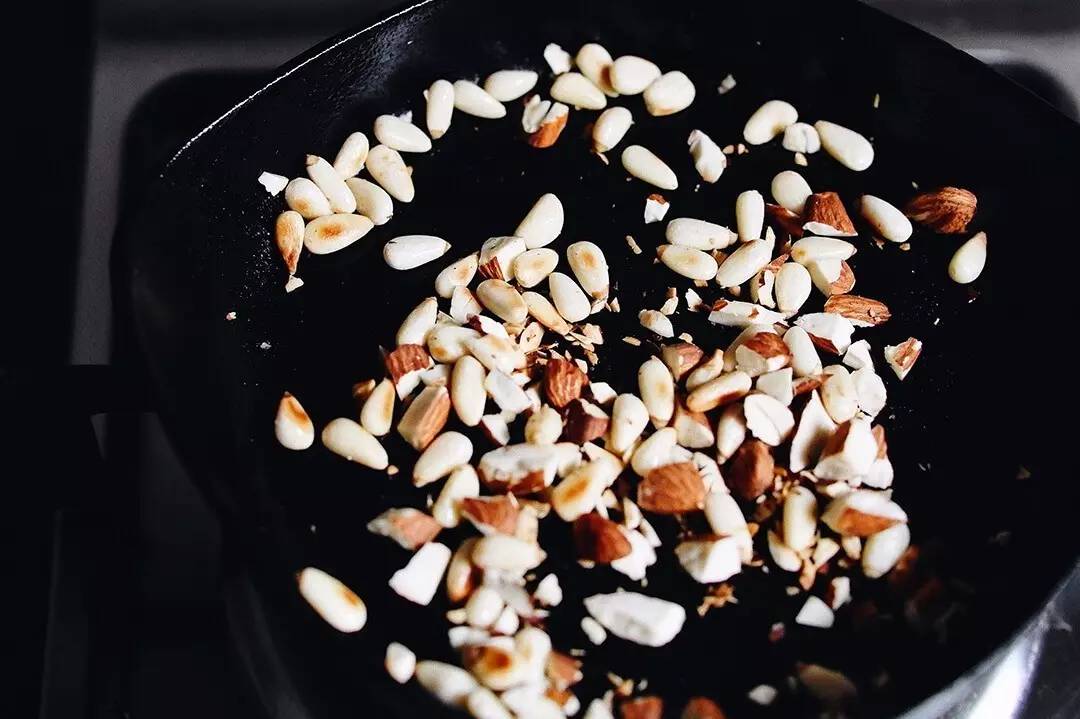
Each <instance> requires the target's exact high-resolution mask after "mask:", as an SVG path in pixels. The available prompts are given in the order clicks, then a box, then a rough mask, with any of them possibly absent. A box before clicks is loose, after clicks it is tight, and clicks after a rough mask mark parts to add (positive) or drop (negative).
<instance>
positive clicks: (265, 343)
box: [259, 342, 270, 350]
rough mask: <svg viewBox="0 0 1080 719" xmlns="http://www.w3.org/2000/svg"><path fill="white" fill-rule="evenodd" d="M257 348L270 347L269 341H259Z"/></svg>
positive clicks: (266, 348)
mask: <svg viewBox="0 0 1080 719" xmlns="http://www.w3.org/2000/svg"><path fill="white" fill-rule="evenodd" d="M259 349H261V350H268V349H270V343H269V342H260V343H259Z"/></svg>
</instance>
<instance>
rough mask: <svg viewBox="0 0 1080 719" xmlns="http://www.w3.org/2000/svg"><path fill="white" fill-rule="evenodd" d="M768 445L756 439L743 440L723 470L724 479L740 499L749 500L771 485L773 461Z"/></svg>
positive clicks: (755, 497)
mask: <svg viewBox="0 0 1080 719" xmlns="http://www.w3.org/2000/svg"><path fill="white" fill-rule="evenodd" d="M769 450H770V448H769V445H767V444H765V443H764V442H762V441H760V440H756V439H752V440H749V441H747V442H743V444H742V446H741V447H739V449H738V450H736V451H735V454H734V455H733V456H732V458H731V462H730V463H728V467H727V469H726V470H725V471H724V479H725V480H726V481H727V484H728V486H729V487H730V488H731V491H732V492H733V493H734V494H735V495H736V496H737V497H739V498H740V499H743V500H745V501H751V500H754V499H757V498H758V497H760V496H761V495H762V494H764V492H765V491H766V490H767V489H768V488H769V487H771V486H772V482H773V469H774V468H775V463H774V461H773V456H772V452H770V451H769Z"/></svg>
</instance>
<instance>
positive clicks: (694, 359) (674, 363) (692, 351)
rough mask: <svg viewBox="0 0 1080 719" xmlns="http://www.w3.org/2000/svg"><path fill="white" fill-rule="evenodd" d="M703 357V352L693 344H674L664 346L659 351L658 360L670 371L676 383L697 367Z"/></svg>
mask: <svg viewBox="0 0 1080 719" xmlns="http://www.w3.org/2000/svg"><path fill="white" fill-rule="evenodd" d="M704 356H705V352H704V350H702V349H701V348H700V347H698V346H697V345H696V344H694V343H693V342H676V343H675V344H671V345H664V347H663V349H661V350H660V359H662V360H663V361H664V364H666V365H667V367H668V369H669V370H671V375H672V376H673V377H674V378H675V381H676V382H678V381H679V380H680V379H682V377H683V375H685V374H686V373H687V372H689V371H690V370H692V369H694V368H695V367H697V366H698V364H700V363H701V359H702V358H703V357H704Z"/></svg>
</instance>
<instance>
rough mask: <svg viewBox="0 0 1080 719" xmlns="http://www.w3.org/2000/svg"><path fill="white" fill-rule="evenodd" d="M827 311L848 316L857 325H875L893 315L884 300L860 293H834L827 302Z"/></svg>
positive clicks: (882, 322)
mask: <svg viewBox="0 0 1080 719" xmlns="http://www.w3.org/2000/svg"><path fill="white" fill-rule="evenodd" d="M825 311H826V312H834V313H836V314H838V315H840V316H841V317H845V318H847V319H848V321H850V322H851V324H853V325H855V326H856V327H875V326H877V325H880V324H884V323H885V322H887V321H888V320H889V318H890V317H891V316H892V313H891V312H889V308H888V307H887V306H886V305H885V303H884V302H879V301H878V300H872V299H870V298H869V297H860V296H858V295H833V296H832V297H830V298H829V299H828V300H827V301H826V302H825Z"/></svg>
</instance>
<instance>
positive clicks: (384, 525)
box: [367, 507, 442, 552]
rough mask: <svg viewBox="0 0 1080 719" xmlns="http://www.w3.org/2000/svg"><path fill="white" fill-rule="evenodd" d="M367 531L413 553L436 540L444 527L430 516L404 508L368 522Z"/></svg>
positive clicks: (384, 513)
mask: <svg viewBox="0 0 1080 719" xmlns="http://www.w3.org/2000/svg"><path fill="white" fill-rule="evenodd" d="M367 529H368V531H369V532H371V533H373V534H380V535H382V536H384V537H389V538H390V539H392V540H394V541H395V542H397V543H398V544H400V545H401V546H402V547H404V548H405V549H408V550H409V551H410V552H411V551H415V550H416V549H417V548H418V547H419V546H420V545H422V544H427V543H428V542H430V541H431V540H433V539H435V537H436V536H437V535H438V534H439V531H440V530H442V526H441V525H440V524H439V523H438V522H436V521H435V520H434V518H432V516H431V515H430V514H427V513H425V512H421V511H420V510H419V509H413V508H412V507H403V508H400V509H388V510H386V511H385V512H383V513H382V514H380V515H379V516H378V517H376V518H375V519H373V520H371V521H370V522H368V525H367Z"/></svg>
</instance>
